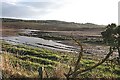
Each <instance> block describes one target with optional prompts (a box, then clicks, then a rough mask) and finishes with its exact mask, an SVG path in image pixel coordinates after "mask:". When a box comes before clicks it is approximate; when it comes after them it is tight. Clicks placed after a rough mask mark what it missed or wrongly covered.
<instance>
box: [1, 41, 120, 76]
mask: <svg viewBox="0 0 120 80" xmlns="http://www.w3.org/2000/svg"><path fill="white" fill-rule="evenodd" d="M2 51H4V52H3V54H1V56H2V57H3V67H2V70H3V75H4V76H3V77H4V78H5V77H7V78H10V77H13V78H18V77H22V78H23V77H27V78H38V77H39V73H38V69H39V67H44V74H43V76H44V78H47V76H49V78H65V76H64V73H67V72H68V70H69V67H70V66H71V67H72V68H74V65H75V61H76V59H77V56H78V54H75V53H63V52H58V51H52V50H47V49H43V48H33V47H29V46H25V45H12V44H8V43H6V42H3V43H2ZM97 62H99V59H95V56H91V55H85V56H83V58H82V60H81V62H80V63H81V64H80V70H83V69H86V68H88V67H91V66H93V65H94V64H96V63H97ZM78 77H79V78H120V65H119V64H117V62H116V61H115V62H110V60H108V61H106V62H105V63H104V64H102V65H100V66H98V67H97V68H95V69H93V70H91V71H88V72H86V73H83V74H81V75H79V76H78Z"/></svg>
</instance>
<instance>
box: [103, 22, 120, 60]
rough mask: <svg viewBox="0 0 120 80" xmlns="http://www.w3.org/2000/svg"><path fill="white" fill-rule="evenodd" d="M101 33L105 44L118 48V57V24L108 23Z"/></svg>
mask: <svg viewBox="0 0 120 80" xmlns="http://www.w3.org/2000/svg"><path fill="white" fill-rule="evenodd" d="M101 34H102V37H103V40H104V42H105V43H106V44H107V45H109V46H114V47H115V48H116V49H117V50H118V53H119V58H120V26H117V25H116V24H113V23H112V24H109V25H108V26H107V27H106V30H105V31H103V32H101Z"/></svg>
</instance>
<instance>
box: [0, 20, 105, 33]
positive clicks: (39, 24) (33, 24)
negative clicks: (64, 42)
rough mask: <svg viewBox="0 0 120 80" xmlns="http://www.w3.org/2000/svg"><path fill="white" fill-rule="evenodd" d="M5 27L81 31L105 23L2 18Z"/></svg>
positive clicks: (97, 27) (99, 26)
mask: <svg viewBox="0 0 120 80" xmlns="http://www.w3.org/2000/svg"><path fill="white" fill-rule="evenodd" d="M2 25H3V27H8V28H17V29H38V30H55V31H79V30H81V28H83V29H84V28H85V29H89V28H95V29H101V28H104V25H96V24H92V23H85V24H81V23H74V22H64V21H56V20H38V21H37V20H17V19H10V20H9V19H6V18H5V19H2Z"/></svg>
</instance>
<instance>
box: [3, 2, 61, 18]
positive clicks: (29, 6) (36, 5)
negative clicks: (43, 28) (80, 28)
mask: <svg viewBox="0 0 120 80" xmlns="http://www.w3.org/2000/svg"><path fill="white" fill-rule="evenodd" d="M61 6H62V3H56V2H18V3H15V4H11V3H6V2H3V3H2V16H3V17H16V18H30V17H38V16H39V17H40V16H44V15H47V14H49V13H50V12H53V11H55V10H56V9H59V8H60V7H61Z"/></svg>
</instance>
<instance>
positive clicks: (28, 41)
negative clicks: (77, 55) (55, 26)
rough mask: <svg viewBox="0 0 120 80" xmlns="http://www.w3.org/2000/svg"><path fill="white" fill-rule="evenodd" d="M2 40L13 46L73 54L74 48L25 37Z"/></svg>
mask: <svg viewBox="0 0 120 80" xmlns="http://www.w3.org/2000/svg"><path fill="white" fill-rule="evenodd" d="M3 40H5V41H7V42H10V43H13V44H25V45H29V46H33V47H43V48H48V49H53V50H59V51H67V52H73V51H75V49H76V48H75V47H73V46H68V45H64V44H61V43H57V42H55V41H52V40H45V39H42V38H36V37H27V36H16V37H15V36H13V37H3Z"/></svg>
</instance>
